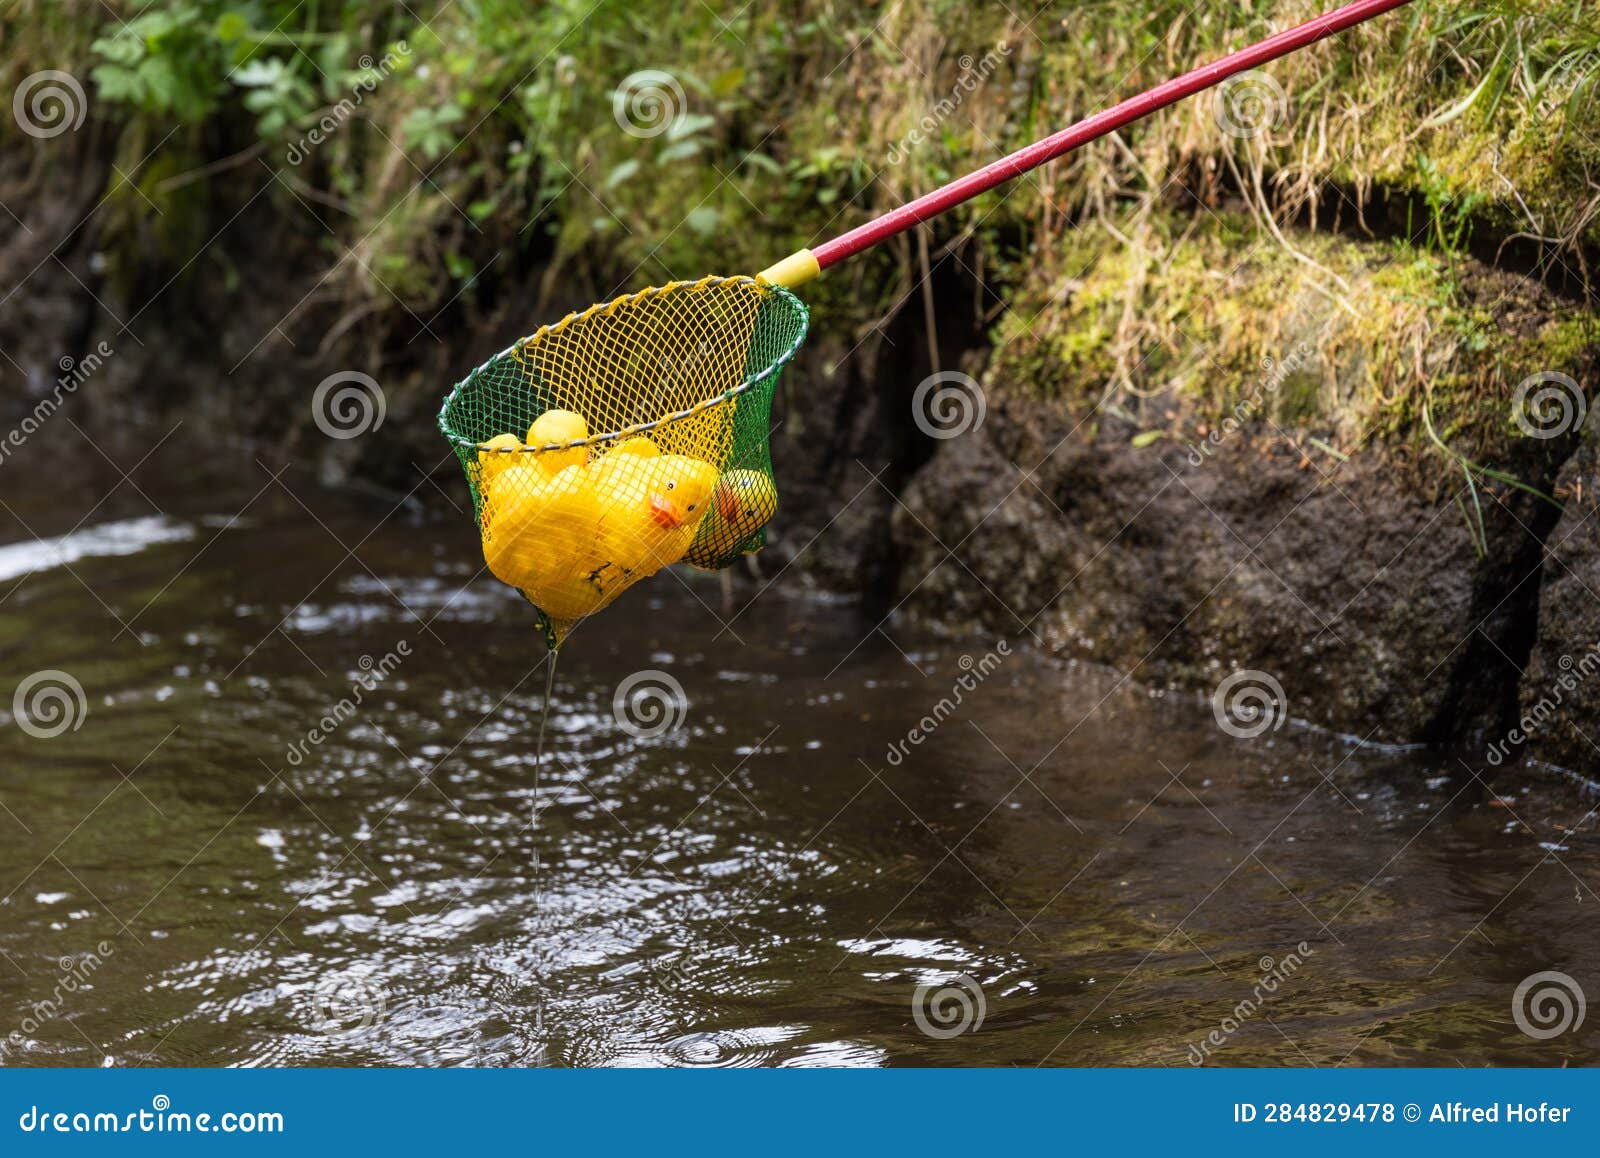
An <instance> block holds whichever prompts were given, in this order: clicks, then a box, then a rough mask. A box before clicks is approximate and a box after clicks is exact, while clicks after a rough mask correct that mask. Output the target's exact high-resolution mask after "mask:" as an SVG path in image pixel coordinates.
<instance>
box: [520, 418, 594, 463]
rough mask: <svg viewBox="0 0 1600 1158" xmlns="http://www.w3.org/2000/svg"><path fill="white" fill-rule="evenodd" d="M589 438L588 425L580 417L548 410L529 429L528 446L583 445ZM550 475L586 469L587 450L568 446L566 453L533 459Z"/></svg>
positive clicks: (541, 454) (535, 456)
mask: <svg viewBox="0 0 1600 1158" xmlns="http://www.w3.org/2000/svg"><path fill="white" fill-rule="evenodd" d="M588 437H589V424H588V422H586V421H584V417H583V415H581V414H575V413H573V412H572V411H571V410H546V411H545V412H544V413H543V414H541V415H539V417H538V418H536V419H534V422H533V425H532V426H530V427H528V445H529V446H531V447H533V448H535V449H538V448H539V447H542V446H552V445H559V444H562V443H568V442H582V441H583V440H584V439H586V438H588ZM532 457H533V458H534V459H535V460H537V462H538V463H539V465H540V466H542V467H543V468H544V469H545V470H547V471H548V472H550V473H551V474H553V475H554V474H560V473H561V472H562V471H564V470H566V469H567V467H569V466H584V465H585V464H587V463H588V461H589V448H588V447H587V446H569V447H567V448H566V449H565V450H546V451H544V452H542V453H540V454H536V455H533V456H532Z"/></svg>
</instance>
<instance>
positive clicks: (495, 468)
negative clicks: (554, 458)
mask: <svg viewBox="0 0 1600 1158" xmlns="http://www.w3.org/2000/svg"><path fill="white" fill-rule="evenodd" d="M522 449H523V447H522V439H520V438H518V437H517V436H516V435H515V434H497V435H495V436H494V437H493V438H491V439H490V440H489V441H488V442H480V443H479V444H478V486H479V487H480V488H481V487H487V486H488V485H489V484H490V483H492V482H493V481H494V480H495V477H496V476H497V475H499V473H500V472H501V471H503V470H505V469H506V468H507V467H512V466H519V465H525V464H526V463H528V462H530V461H532V459H533V457H534V456H533V455H531V454H529V455H524V454H519V453H518V452H519V451H521V450H522Z"/></svg>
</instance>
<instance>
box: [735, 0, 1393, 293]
mask: <svg viewBox="0 0 1600 1158" xmlns="http://www.w3.org/2000/svg"><path fill="white" fill-rule="evenodd" d="M1410 2H1411V0H1355V2H1354V3H1351V4H1346V5H1345V6H1344V7H1342V8H1338V9H1335V10H1334V11H1332V12H1328V13H1325V14H1324V15H1322V16H1318V17H1316V18H1315V19H1314V20H1308V21H1306V22H1305V23H1304V24H1299V25H1296V26H1295V27H1293V28H1290V29H1288V30H1286V31H1284V32H1279V33H1277V34H1276V35H1273V36H1269V37H1267V38H1266V39H1265V40H1262V41H1259V42H1258V43H1256V44H1252V45H1250V47H1248V48H1242V49H1240V50H1239V51H1238V52H1234V53H1231V54H1229V55H1228V56H1224V57H1223V58H1222V59H1221V60H1216V61H1213V62H1212V63H1210V64H1207V65H1203V66H1201V67H1200V68H1197V69H1195V70H1193V71H1192V72H1186V73H1184V74H1183V75H1182V76H1180V77H1175V78H1174V79H1172V80H1169V81H1167V82H1166V83H1164V84H1159V85H1157V86H1156V87H1155V88H1153V89H1150V90H1148V91H1147V92H1142V93H1140V94H1139V95H1138V96H1134V97H1129V98H1128V99H1127V100H1125V101H1123V102H1122V103H1121V104H1118V105H1115V106H1113V107H1111V108H1109V109H1106V110H1105V111H1104V112H1099V113H1096V114H1094V115H1093V116H1091V117H1087V118H1085V119H1084V120H1081V121H1079V122H1078V123H1077V124H1075V125H1071V126H1069V127H1068V128H1065V129H1062V130H1061V131H1060V132H1059V133H1054V134H1052V135H1051V136H1048V137H1046V138H1045V139H1044V140H1042V141H1036V142H1034V143H1033V144H1031V145H1028V146H1026V147H1025V148H1021V149H1018V150H1017V151H1016V152H1015V153H1012V154H1010V155H1009V156H1006V157H1002V158H1000V159H999V160H998V161H994V162H991V163H990V164H988V165H985V166H984V167H983V168H981V169H979V170H977V171H976V172H974V173H969V174H968V175H967V176H965V177H959V178H957V179H956V180H954V181H952V182H950V183H949V184H948V185H945V186H943V187H941V188H938V189H935V190H934V191H933V192H931V193H925V194H923V195H922V196H921V197H918V198H917V199H916V200H915V201H911V202H908V203H907V204H905V205H902V206H900V207H899V208H898V209H891V210H890V211H889V212H888V213H885V214H884V215H883V216H881V217H877V218H874V219H873V220H871V221H869V222H867V223H866V224H865V225H858V226H857V227H856V228H854V229H852V230H851V231H850V232H849V233H846V234H844V235H842V236H840V237H836V238H834V239H833V240H832V241H829V242H826V243H824V244H822V245H820V246H818V247H817V248H816V249H814V250H801V251H799V252H798V253H796V254H793V255H791V256H790V257H787V258H785V259H784V260H783V261H781V262H779V263H778V264H777V265H774V266H773V267H772V268H771V269H770V270H768V271H766V272H764V273H763V274H762V277H764V278H765V279H766V280H768V281H773V282H777V283H778V284H780V285H796V284H799V283H800V282H803V281H808V280H810V278H811V277H815V276H816V274H817V273H820V272H821V271H822V270H825V269H827V268H828V267H829V266H831V265H834V264H836V263H838V262H840V261H843V260H844V259H845V258H847V257H850V256H851V255H852V254H857V253H860V252H861V251H862V250H864V249H868V248H870V247H871V246H874V245H877V244H878V242H880V241H883V240H884V239H886V238H889V237H893V236H894V235H895V234H897V233H902V232H904V231H905V230H907V229H910V228H911V227H912V226H913V225H918V224H920V223H922V222H924V221H926V220H928V219H929V218H930V217H936V216H938V215H939V214H941V213H943V212H944V211H945V210H947V209H951V208H953V207H955V206H957V205H960V204H961V203H962V202H963V201H969V200H971V199H972V198H973V197H976V196H977V195H978V194H980V193H985V192H987V191H988V190H990V189H993V188H994V187H995V186H996V185H1000V184H1002V183H1004V182H1006V181H1009V180H1011V179H1012V178H1014V177H1020V176H1021V175H1022V174H1023V173H1026V172H1028V171H1029V170H1030V169H1036V168H1038V167H1039V166H1040V165H1043V164H1044V163H1045V162H1046V161H1053V160H1055V159H1056V158H1057V157H1060V156H1062V155H1063V154H1065V153H1070V152H1071V151H1072V150H1073V149H1076V148H1077V147H1078V146H1080V145H1083V144H1086V143H1088V142H1089V141H1093V140H1095V139H1096V138H1099V137H1103V136H1105V135H1106V134H1107V133H1112V132H1115V131H1116V130H1118V129H1120V128H1122V127H1123V126H1124V125H1128V124H1131V123H1132V122H1134V121H1137V120H1139V119H1141V118H1142V117H1147V116H1149V115H1150V114H1151V113H1153V112H1156V111H1157V110H1159V109H1164V108H1166V107H1167V106H1168V105H1171V104H1175V103H1177V102H1178V101H1181V100H1183V99H1184V98H1185V97H1190V96H1193V95H1194V94H1195V93H1197V92H1202V91H1204V90H1205V89H1208V88H1211V87H1212V86H1213V85H1216V84H1219V83H1221V82H1222V81H1224V80H1226V79H1227V78H1228V77H1230V76H1233V75H1235V74H1236V73H1240V72H1244V71H1246V70H1248V69H1252V68H1257V67H1259V66H1261V65H1263V64H1266V63H1267V62H1268V61H1273V60H1277V59H1278V58H1279V57H1281V56H1287V55H1288V54H1289V53H1291V52H1295V51H1297V50H1298V49H1301V48H1304V47H1305V46H1306V45H1308V44H1314V43H1315V42H1316V41H1318V40H1322V39H1324V38H1326V37H1329V36H1332V35H1334V34H1335V33H1338V32H1343V31H1344V30H1345V29H1347V28H1350V27H1352V26H1353V25H1356V24H1360V23H1362V22H1363V21H1366V20H1371V19H1372V18H1373V17H1374V16H1380V15H1382V14H1383V13H1385V12H1388V11H1390V10H1391V9H1394V8H1399V7H1400V6H1401V5H1403V4H1408V3H1410Z"/></svg>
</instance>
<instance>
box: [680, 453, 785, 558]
mask: <svg viewBox="0 0 1600 1158" xmlns="http://www.w3.org/2000/svg"><path fill="white" fill-rule="evenodd" d="M777 513H778V488H777V486H776V484H774V483H773V481H772V476H771V475H769V474H767V473H766V472H765V471H759V470H730V471H728V472H727V473H726V474H724V475H723V476H722V477H721V478H719V479H718V480H717V485H716V489H714V490H713V491H712V492H711V512H710V513H709V514H708V515H707V516H706V521H705V523H704V525H702V527H701V528H700V533H699V534H698V535H697V536H696V537H695V541H694V544H693V545H692V546H691V547H690V549H689V551H688V553H687V554H686V555H685V556H684V558H685V560H686V561H688V562H690V563H693V564H694V565H695V566H696V567H705V568H707V569H715V568H717V567H724V566H726V565H727V563H728V556H729V552H731V551H732V550H733V549H734V548H735V547H737V546H738V545H739V544H740V543H742V542H744V541H745V540H746V539H748V538H749V537H750V536H751V535H753V534H755V533H756V532H757V531H759V530H760V529H761V528H762V527H764V526H766V525H767V524H768V523H769V522H771V521H772V516H773V515H775V514H777Z"/></svg>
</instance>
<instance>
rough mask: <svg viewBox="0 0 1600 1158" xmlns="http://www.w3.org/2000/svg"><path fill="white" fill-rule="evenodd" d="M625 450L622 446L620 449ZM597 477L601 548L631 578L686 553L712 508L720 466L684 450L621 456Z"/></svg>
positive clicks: (654, 569) (657, 568) (662, 565)
mask: <svg viewBox="0 0 1600 1158" xmlns="http://www.w3.org/2000/svg"><path fill="white" fill-rule="evenodd" d="M618 449H619V450H620V449H621V448H620V447H619V448H618ZM607 457H608V458H614V459H616V461H614V462H613V463H612V464H611V465H610V466H609V468H608V469H606V470H605V471H604V472H602V471H601V470H600V467H601V466H602V463H597V464H595V467H594V468H592V473H595V474H596V475H598V476H599V477H598V478H597V481H596V487H597V489H598V490H599V492H600V506H601V508H602V510H603V512H604V513H603V515H602V516H601V521H600V536H601V540H602V546H601V553H602V554H603V555H605V557H606V558H607V559H609V560H610V561H611V562H613V563H615V564H616V565H617V566H619V567H621V568H622V569H623V570H624V571H625V572H627V573H628V574H629V575H630V577H632V578H635V579H637V578H642V577H643V576H645V575H651V574H654V573H655V572H656V571H659V570H660V569H661V568H663V567H666V566H669V565H671V564H673V563H676V562H677V561H678V560H679V559H681V558H683V554H684V552H685V551H687V550H688V549H689V544H690V543H691V542H693V541H694V536H695V532H696V531H697V530H699V528H700V521H701V520H702V519H703V518H705V515H706V511H707V510H709V509H710V498H711V491H712V488H713V487H715V486H716V482H717V471H716V468H715V467H713V466H712V465H711V464H710V463H708V462H704V461H702V460H701V459H698V458H690V457H689V456H688V455H682V454H656V455H654V456H650V455H639V454H630V455H618V454H617V453H616V451H613V452H612V454H611V455H608V456H607Z"/></svg>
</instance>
